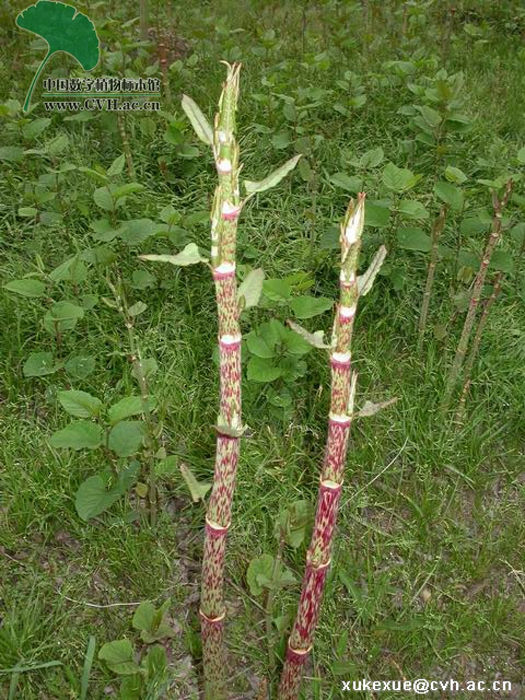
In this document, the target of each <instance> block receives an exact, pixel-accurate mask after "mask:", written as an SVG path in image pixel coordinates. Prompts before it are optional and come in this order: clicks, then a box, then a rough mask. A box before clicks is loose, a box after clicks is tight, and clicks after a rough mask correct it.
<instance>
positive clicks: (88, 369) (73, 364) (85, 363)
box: [65, 355, 95, 379]
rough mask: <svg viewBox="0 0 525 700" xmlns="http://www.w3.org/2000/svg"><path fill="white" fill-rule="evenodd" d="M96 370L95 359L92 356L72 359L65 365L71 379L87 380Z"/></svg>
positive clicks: (80, 356)
mask: <svg viewBox="0 0 525 700" xmlns="http://www.w3.org/2000/svg"><path fill="white" fill-rule="evenodd" d="M94 369H95V358H94V357H91V356H90V355H77V356H75V357H70V358H69V360H68V361H67V362H66V364H65V370H66V372H67V373H68V374H69V376H70V377H76V378H77V379H85V378H86V377H88V376H89V375H90V374H91V373H92V372H93V370H94Z"/></svg>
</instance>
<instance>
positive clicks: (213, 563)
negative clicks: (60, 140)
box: [148, 61, 300, 700]
mask: <svg viewBox="0 0 525 700" xmlns="http://www.w3.org/2000/svg"><path fill="white" fill-rule="evenodd" d="M223 63H225V65H226V67H227V70H228V73H227V76H226V81H225V82H224V85H223V90H222V94H221V97H220V101H219V111H218V113H217V114H216V115H215V122H214V126H213V128H212V126H211V125H210V124H209V123H208V120H207V119H206V117H205V116H204V114H203V113H202V112H201V110H200V108H199V107H198V106H197V105H196V104H195V102H194V101H193V100H192V99H191V98H189V97H187V96H186V95H185V96H184V97H183V99H182V107H183V109H184V111H185V112H186V114H187V116H188V118H189V119H190V121H191V124H192V126H193V128H194V130H195V132H196V134H197V136H198V137H199V138H200V139H201V141H203V142H204V143H206V144H207V145H209V146H211V148H212V151H213V156H214V160H215V166H216V169H217V175H218V180H219V183H218V186H217V188H216V189H215V195H214V199H213V205H212V211H211V268H212V272H213V279H214V281H215V296H216V300H217V312H218V320H219V322H218V326H219V328H218V331H219V333H218V335H219V338H218V341H219V357H220V402H219V403H220V405H219V416H218V420H217V426H216V429H217V451H216V459H215V472H214V478H213V487H212V491H211V496H210V501H209V504H208V509H207V513H206V534H205V542H204V558H203V565H202V586H201V601H200V618H201V636H202V656H203V668H204V697H205V700H223V699H224V698H225V697H226V680H225V676H226V663H225V662H226V657H225V648H224V622H225V615H226V609H225V605H224V555H225V550H226V537H227V534H228V529H229V527H230V520H231V509H232V501H233V493H234V488H235V476H236V471H237V462H238V459H239V441H240V438H241V436H242V433H243V430H244V428H243V426H242V419H241V329H240V325H239V317H240V314H241V312H242V310H243V308H244V307H245V306H249V305H254V304H256V303H257V301H256V300H254V296H255V297H257V298H258V296H259V295H260V292H261V289H262V278H263V276H264V273H263V271H262V270H254V271H252V273H251V275H252V277H251V278H250V276H248V277H247V278H246V279H245V280H244V282H243V285H242V287H241V288H239V290H238V289H237V279H236V271H235V248H236V238H237V221H238V218H239V215H240V213H241V210H242V208H243V207H244V205H245V204H246V202H247V201H248V200H249V199H251V198H252V197H253V196H254V195H255V194H257V193H259V192H264V191H265V190H267V189H270V188H271V187H273V186H274V185H277V184H278V183H279V182H280V181H281V180H282V179H283V178H284V177H285V175H287V173H289V172H290V171H291V170H292V169H293V168H294V167H295V165H296V163H297V161H298V160H299V157H300V156H295V157H294V158H291V159H290V160H289V161H287V162H286V163H284V164H283V165H281V166H280V167H279V168H277V170H275V171H274V172H273V173H271V174H270V175H268V176H267V177H266V178H264V179H263V180H261V181H259V182H253V181H245V182H244V183H243V184H244V188H245V190H246V195H245V197H244V199H241V195H240V191H239V172H240V170H241V167H240V165H239V146H238V144H237V141H236V138H235V113H236V110H237V100H238V97H239V72H240V68H241V64H240V63H234V64H232V65H230V64H228V63H226V62H224V61H223ZM186 250H187V249H186ZM181 255H182V254H181ZM148 257H149V259H151V258H152V256H148ZM158 257H159V256H157V259H158ZM160 257H162V256H160ZM188 258H189V259H190V262H191V263H193V262H197V261H198V260H199V259H200V258H199V256H198V255H196V256H195V255H194V251H192V253H191V254H189V253H187V254H186V260H187V259H188ZM175 260H179V263H178V264H180V256H175V258H172V259H171V262H174V261H175ZM185 264H187V263H185ZM250 280H251V281H250ZM250 284H251V285H255V286H256V287H257V288H258V291H257V292H254V289H253V286H252V288H251V293H250V295H249V299H248V296H246V295H247V288H248V287H249V285H250ZM247 285H248V286H247Z"/></svg>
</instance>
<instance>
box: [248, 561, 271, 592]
mask: <svg viewBox="0 0 525 700" xmlns="http://www.w3.org/2000/svg"><path fill="white" fill-rule="evenodd" d="M273 566H274V558H273V557H272V555H271V554H263V555H261V556H260V557H256V558H255V559H252V560H251V562H250V564H249V565H248V570H247V572H246V581H247V583H248V586H249V588H250V593H251V594H252V595H253V596H260V595H261V594H262V592H263V591H264V587H265V583H266V582H268V581H271V579H272V571H273Z"/></svg>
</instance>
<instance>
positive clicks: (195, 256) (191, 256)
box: [139, 243, 208, 267]
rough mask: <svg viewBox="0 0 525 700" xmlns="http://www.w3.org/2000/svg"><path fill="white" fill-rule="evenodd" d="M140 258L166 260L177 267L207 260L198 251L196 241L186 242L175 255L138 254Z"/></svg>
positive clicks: (155, 260) (156, 260)
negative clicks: (182, 248)
mask: <svg viewBox="0 0 525 700" xmlns="http://www.w3.org/2000/svg"><path fill="white" fill-rule="evenodd" d="M139 258H140V259H141V260H153V261H154V262H167V263H171V264H172V265H178V266H179V267H185V266H186V265H195V264H196V263H200V262H208V259H207V258H203V257H202V255H201V254H200V253H199V248H198V246H197V244H196V243H188V245H187V246H186V247H185V248H184V250H182V251H181V252H180V253H178V254H177V255H139Z"/></svg>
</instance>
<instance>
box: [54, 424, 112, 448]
mask: <svg viewBox="0 0 525 700" xmlns="http://www.w3.org/2000/svg"><path fill="white" fill-rule="evenodd" d="M49 442H50V443H51V445H52V446H53V447H64V448H70V449H72V450H81V449H83V448H87V449H88V450H94V449H96V448H97V447H99V446H100V445H101V444H102V428H101V427H100V426H99V425H97V424H96V423H92V422H91V421H89V420H77V421H73V422H72V423H70V424H69V425H67V426H66V427H65V428H62V429H61V430H57V431H56V432H55V433H53V435H52V436H51V439H50V441H49Z"/></svg>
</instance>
